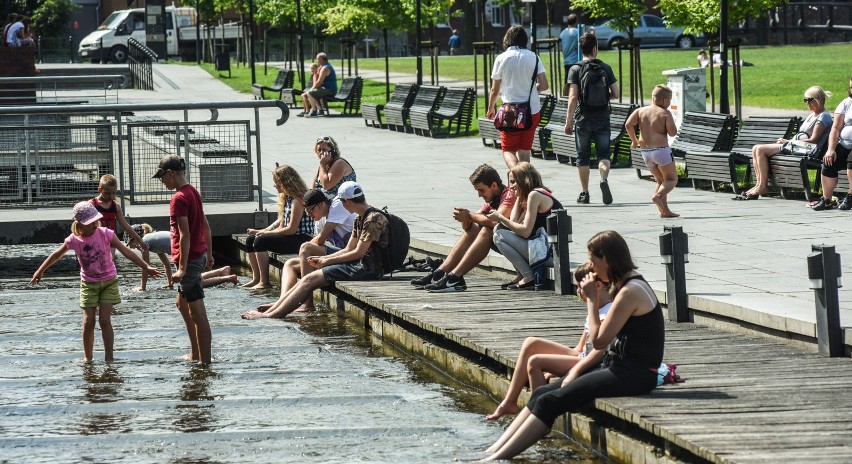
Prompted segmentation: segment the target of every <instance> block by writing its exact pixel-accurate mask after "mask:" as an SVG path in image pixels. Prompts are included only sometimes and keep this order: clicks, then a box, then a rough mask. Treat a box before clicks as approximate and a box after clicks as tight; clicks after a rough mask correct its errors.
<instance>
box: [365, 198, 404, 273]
mask: <svg viewBox="0 0 852 464" xmlns="http://www.w3.org/2000/svg"><path fill="white" fill-rule="evenodd" d="M370 211H377V212H379V213H381V214H384V216H385V218H386V219H387V220H388V245H387V246H386V247H379V255H380V256H381V258H382V271H383V273H384V274H392V273H393V272H394V271H396V270H398V269H400V268H402V267H403V265H404V264H405V258H407V257H408V246H409V245H410V244H411V233H410V232H409V231H408V224H406V223H405V221H403V220H402V219H401V218H400V217H399V216H397V215H395V214H391V213H389V212H388V208H387V206H385V207H384V208H382V209H377V208H370V209H368V210H367V214H369V213H370Z"/></svg>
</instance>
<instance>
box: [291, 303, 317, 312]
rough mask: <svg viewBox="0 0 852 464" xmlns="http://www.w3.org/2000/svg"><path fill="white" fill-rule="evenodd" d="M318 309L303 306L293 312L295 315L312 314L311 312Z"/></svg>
mask: <svg viewBox="0 0 852 464" xmlns="http://www.w3.org/2000/svg"><path fill="white" fill-rule="evenodd" d="M316 309H317V308H316V307H314V305H306V304H303V305H301V306H299V307H298V308H296V309H295V310H293V312H294V313H310V312H313V311H316Z"/></svg>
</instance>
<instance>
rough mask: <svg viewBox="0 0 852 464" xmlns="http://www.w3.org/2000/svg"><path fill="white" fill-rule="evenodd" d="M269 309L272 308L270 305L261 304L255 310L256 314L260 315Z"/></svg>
mask: <svg viewBox="0 0 852 464" xmlns="http://www.w3.org/2000/svg"><path fill="white" fill-rule="evenodd" d="M271 307H272V303H269V304H262V305H260V306H258V307H257V308H255V309H257V312H259V313H262V312H264V311H266V310H267V309H269V308H271Z"/></svg>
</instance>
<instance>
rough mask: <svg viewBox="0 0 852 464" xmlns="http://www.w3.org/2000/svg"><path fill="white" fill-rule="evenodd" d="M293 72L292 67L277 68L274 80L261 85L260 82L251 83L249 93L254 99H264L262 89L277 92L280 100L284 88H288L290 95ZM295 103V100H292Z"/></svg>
mask: <svg viewBox="0 0 852 464" xmlns="http://www.w3.org/2000/svg"><path fill="white" fill-rule="evenodd" d="M294 74H295V73H294V72H293V70H292V69H279V70H278V76H276V77H275V82H274V83H273V84H272V85H270V86H266V85H262V84H257V83H255V84H252V85H251V93H252V95H254V99H255V100H266V94H265V93H264V91H269V92H277V93H278V99H279V100H282V99H283V96H284V94H285V93H287V92H286V90H288V89H289V90H290V94H291V96H292V90H293V76H294ZM294 103H295V102H294Z"/></svg>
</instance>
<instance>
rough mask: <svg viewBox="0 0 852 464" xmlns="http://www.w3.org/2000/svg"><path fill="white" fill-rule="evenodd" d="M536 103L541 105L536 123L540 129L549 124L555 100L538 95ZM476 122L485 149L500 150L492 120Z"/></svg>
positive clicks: (498, 137)
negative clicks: (539, 117) (539, 115)
mask: <svg viewBox="0 0 852 464" xmlns="http://www.w3.org/2000/svg"><path fill="white" fill-rule="evenodd" d="M538 102H539V104H540V105H541V112H540V113H539V114H541V119H540V120H539V122H538V127H542V126H546V125H547V124H548V123H549V122H550V116H551V115H552V114H553V107H554V106H555V105H556V99H555V98H553V95H548V94H539V95H538ZM477 121H479V137H480V138H482V144H483V145H485V146H486V147H494V148H500V131H499V130H497V128H496V127H494V120H493V119H488V118H478V119H477Z"/></svg>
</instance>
